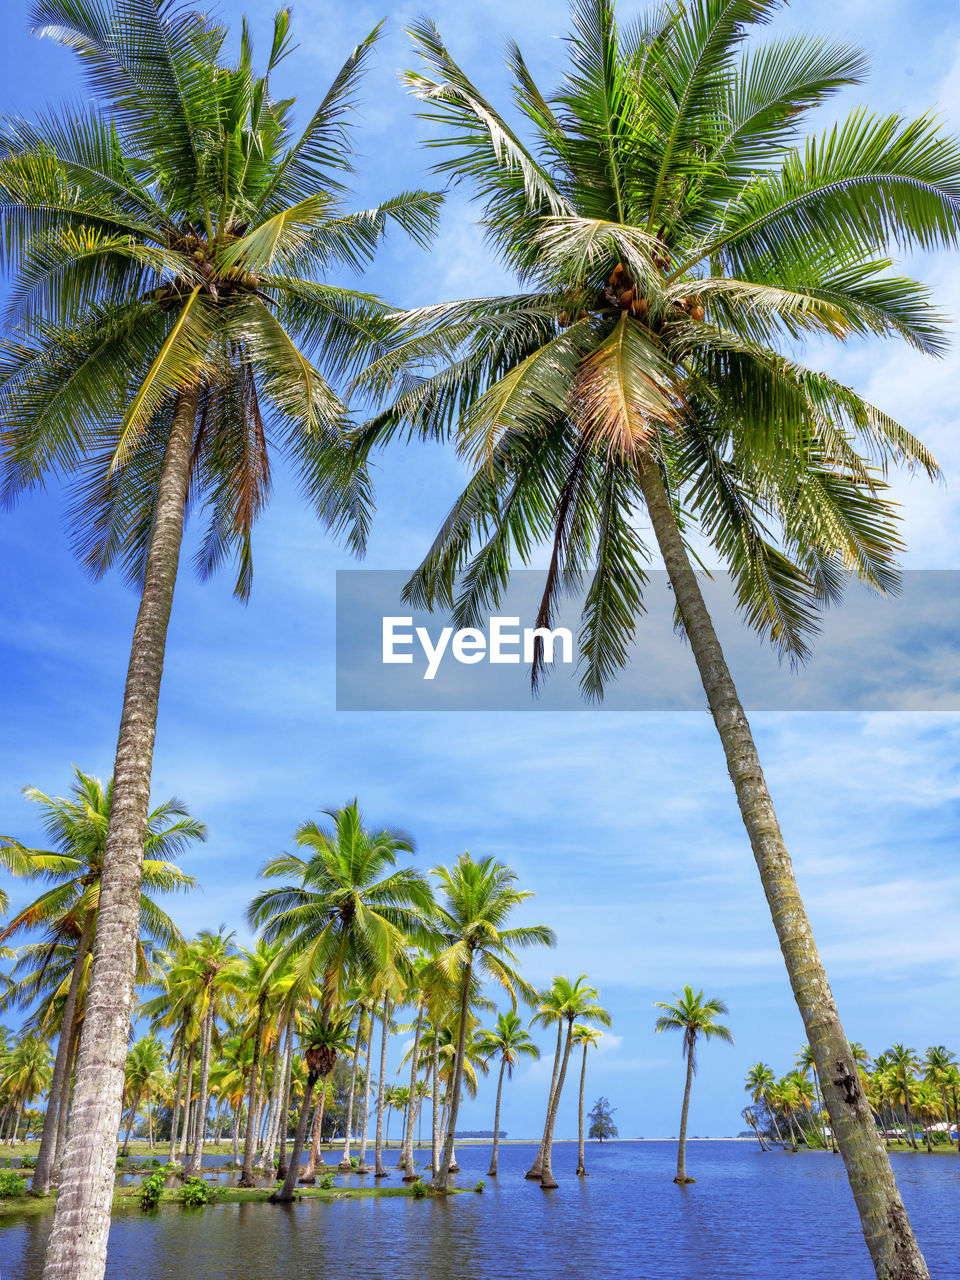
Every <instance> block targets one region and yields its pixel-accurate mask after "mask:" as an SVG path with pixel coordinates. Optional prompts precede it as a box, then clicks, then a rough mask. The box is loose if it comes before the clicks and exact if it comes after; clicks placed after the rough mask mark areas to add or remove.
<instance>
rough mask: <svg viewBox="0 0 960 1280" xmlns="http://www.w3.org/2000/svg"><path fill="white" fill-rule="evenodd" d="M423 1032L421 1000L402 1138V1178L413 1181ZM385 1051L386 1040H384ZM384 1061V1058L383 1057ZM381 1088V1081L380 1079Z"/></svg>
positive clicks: (418, 1006)
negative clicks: (404, 1131)
mask: <svg viewBox="0 0 960 1280" xmlns="http://www.w3.org/2000/svg"><path fill="white" fill-rule="evenodd" d="M422 1032H423V1000H422V999H421V1000H419V1001H418V1004H417V1025H416V1028H415V1030H414V1033H413V1052H412V1053H411V1055H410V1098H409V1101H408V1102H407V1130H406V1133H405V1134H404V1139H403V1180H404V1182H414V1181H415V1180H416V1177H417V1174H416V1171H415V1169H414V1167H413V1115H414V1109H415V1108H416V1105H417V1072H418V1070H419V1065H420V1036H421V1034H422ZM384 1053H386V1042H384ZM384 1062H385V1058H384ZM384 1062H382V1063H381V1068H380V1074H381V1075H382V1074H383V1066H384ZM380 1087H381V1089H382V1088H383V1083H382V1081H381V1085H380Z"/></svg>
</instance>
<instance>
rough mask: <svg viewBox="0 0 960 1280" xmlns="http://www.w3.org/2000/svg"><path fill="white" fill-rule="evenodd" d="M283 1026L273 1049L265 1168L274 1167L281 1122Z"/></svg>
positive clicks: (278, 1028)
mask: <svg viewBox="0 0 960 1280" xmlns="http://www.w3.org/2000/svg"><path fill="white" fill-rule="evenodd" d="M283 1030H284V1028H283V1026H282V1025H280V1026H278V1027H277V1043H276V1045H275V1046H274V1050H273V1073H272V1074H273V1079H272V1081H271V1084H270V1106H269V1108H268V1110H267V1144H266V1149H265V1151H264V1153H263V1164H264V1168H266V1169H267V1170H271V1169H272V1168H273V1156H274V1152H275V1151H276V1147H277V1133H278V1130H279V1124H280V1095H281V1093H282V1092H283Z"/></svg>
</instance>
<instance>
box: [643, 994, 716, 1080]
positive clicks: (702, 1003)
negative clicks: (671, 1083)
mask: <svg viewBox="0 0 960 1280" xmlns="http://www.w3.org/2000/svg"><path fill="white" fill-rule="evenodd" d="M673 998H674V1003H673V1004H668V1003H665V1002H664V1001H662V1000H655V1001H654V1008H655V1009H662V1010H663V1013H662V1014H661V1015H660V1017H659V1018H657V1021H656V1023H655V1024H654V1028H653V1029H654V1031H656V1032H660V1031H679V1032H680V1033H681V1034H682V1036H683V1043H682V1047H681V1053H682V1055H683V1057H685V1058H689V1060H690V1061H691V1063H692V1064H693V1069H694V1071H696V1069H697V1057H696V1046H697V1041H698V1040H700V1039H703V1040H722V1041H723V1043H724V1044H733V1036H732V1034H731V1032H730V1029H729V1027H725V1026H723V1025H722V1024H721V1023H719V1022H717V1021H716V1019H717V1018H721V1017H723V1016H724V1015H725V1014H727V1013H729V1010H728V1008H727V1006H726V1004H724V1002H723V1001H722V1000H719V999H717V998H716V997H714V996H711V997H709V998H707V997H705V996H704V994H703V992H702V991H698V992H696V993H694V990H693V987H691V986H685V987H684V988H683V991H682V992H681V993H680V994H679V995H678V994H677V993H676V992H674V997H673Z"/></svg>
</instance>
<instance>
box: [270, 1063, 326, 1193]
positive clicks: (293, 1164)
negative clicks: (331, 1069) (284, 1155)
mask: <svg viewBox="0 0 960 1280" xmlns="http://www.w3.org/2000/svg"><path fill="white" fill-rule="evenodd" d="M316 1083H317V1081H316V1077H315V1076H313V1075H312V1074H308V1075H307V1087H306V1089H305V1090H304V1092H303V1105H302V1106H301V1108H300V1119H299V1120H298V1121H297V1132H296V1136H295V1137H294V1139H293V1154H292V1156H291V1157H290V1167H289V1168H288V1169H287V1176H286V1177H285V1178H284V1180H283V1186H282V1187H281V1188H280V1190H279V1191H275V1192H274V1193H273V1195H272V1196H271V1197H270V1203H271V1204H282V1203H283V1202H284V1201H288V1200H292V1199H293V1194H294V1191H295V1190H296V1185H297V1174H298V1173H299V1172H300V1156H301V1154H302V1152H303V1140H304V1138H305V1137H306V1133H307V1120H308V1119H309V1117H310V1102H311V1099H312V1098H313V1090H314V1086H315V1085H316ZM324 1083H326V1082H324Z"/></svg>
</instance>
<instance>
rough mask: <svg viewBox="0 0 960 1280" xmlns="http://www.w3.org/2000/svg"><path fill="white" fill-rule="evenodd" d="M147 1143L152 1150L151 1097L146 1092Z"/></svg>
mask: <svg viewBox="0 0 960 1280" xmlns="http://www.w3.org/2000/svg"><path fill="white" fill-rule="evenodd" d="M147 1143H148V1145H149V1147H150V1150H151V1151H152V1150H153V1098H152V1097H151V1096H150V1094H149V1093H148V1094H147Z"/></svg>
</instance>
